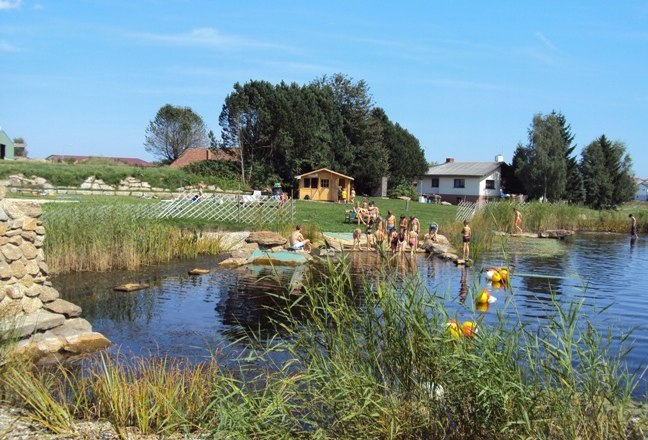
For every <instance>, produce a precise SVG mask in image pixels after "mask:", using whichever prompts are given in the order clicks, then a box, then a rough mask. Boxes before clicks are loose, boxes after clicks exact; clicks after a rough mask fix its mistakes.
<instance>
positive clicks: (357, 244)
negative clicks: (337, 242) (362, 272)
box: [353, 228, 362, 250]
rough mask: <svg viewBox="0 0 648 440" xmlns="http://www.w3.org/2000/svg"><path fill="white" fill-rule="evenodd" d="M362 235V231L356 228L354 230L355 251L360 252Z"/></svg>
mask: <svg viewBox="0 0 648 440" xmlns="http://www.w3.org/2000/svg"><path fill="white" fill-rule="evenodd" d="M361 235H362V229H360V228H356V229H354V230H353V249H354V250H355V249H356V248H357V249H358V250H360V236H361Z"/></svg>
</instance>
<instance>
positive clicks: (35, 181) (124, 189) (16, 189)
mask: <svg viewBox="0 0 648 440" xmlns="http://www.w3.org/2000/svg"><path fill="white" fill-rule="evenodd" d="M0 185H5V186H7V187H9V190H10V191H11V192H13V193H30V194H38V195H68V196H69V195H94V194H96V195H109V196H114V195H118V196H133V197H147V196H148V197H158V198H175V197H177V196H178V195H179V194H182V193H183V192H185V191H198V188H197V187H195V186H190V185H189V186H184V187H180V188H176V189H166V188H156V187H153V186H151V185H150V184H149V183H148V182H144V181H142V180H140V179H137V178H135V177H126V178H124V179H122V180H121V181H120V182H119V184H118V185H109V184H107V183H105V182H104V181H103V180H101V179H97V178H96V177H95V176H90V177H88V178H86V179H85V181H84V182H83V183H82V184H81V185H79V186H78V187H76V186H66V187H55V186H53V185H52V184H51V183H49V182H48V181H47V180H45V179H43V178H42V177H38V176H31V177H26V176H24V175H23V174H21V173H19V174H12V175H10V176H8V177H7V178H6V179H5V180H3V181H0ZM205 191H206V192H220V191H221V189H220V188H218V187H216V186H214V185H208V186H207V187H206V188H205Z"/></svg>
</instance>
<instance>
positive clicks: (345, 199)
mask: <svg viewBox="0 0 648 440" xmlns="http://www.w3.org/2000/svg"><path fill="white" fill-rule="evenodd" d="M342 203H344V204H345V205H346V203H347V190H346V188H344V189H343V190H342Z"/></svg>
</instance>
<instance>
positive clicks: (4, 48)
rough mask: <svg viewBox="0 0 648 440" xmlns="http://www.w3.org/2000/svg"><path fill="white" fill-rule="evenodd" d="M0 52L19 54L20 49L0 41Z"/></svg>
mask: <svg viewBox="0 0 648 440" xmlns="http://www.w3.org/2000/svg"><path fill="white" fill-rule="evenodd" d="M0 52H20V49H19V48H18V47H16V46H14V45H13V44H9V43H7V42H6V41H4V40H0Z"/></svg>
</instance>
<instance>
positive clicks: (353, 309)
mask: <svg viewBox="0 0 648 440" xmlns="http://www.w3.org/2000/svg"><path fill="white" fill-rule="evenodd" d="M390 272H391V274H390V273H387V272H385V273H383V274H382V275H380V274H378V276H371V277H370V276H367V277H365V282H364V283H363V284H362V285H361V286H357V285H356V284H354V281H353V278H352V276H351V273H350V268H349V265H348V264H347V263H346V262H345V261H344V260H342V261H333V260H327V261H325V262H324V264H323V266H321V268H320V269H318V270H316V271H314V272H313V273H312V274H311V275H309V276H308V277H307V279H306V281H305V287H304V290H303V293H302V294H301V295H298V296H294V295H289V294H275V296H276V298H277V299H278V300H280V301H276V304H286V303H287V302H288V305H287V306H285V308H283V313H280V316H279V317H278V318H277V320H276V322H275V325H276V326H277V328H278V334H280V335H281V339H276V338H270V339H269V340H265V341H264V340H262V339H261V338H259V337H257V338H255V337H253V336H250V334H249V333H245V334H244V335H242V336H241V339H240V340H238V341H237V343H239V344H247V349H246V350H244V353H245V355H244V356H241V357H239V358H238V359H231V358H230V359H227V360H225V361H226V362H227V364H228V365H229V368H223V367H222V366H220V365H222V364H220V365H219V363H218V362H217V361H216V359H217V358H218V354H217V353H215V354H214V355H213V357H212V359H211V360H210V361H208V362H207V363H206V364H198V365H189V364H186V363H183V362H181V361H175V360H169V359H149V360H144V359H141V360H135V361H132V360H131V361H129V362H127V363H124V362H123V361H122V360H120V358H118V357H109V356H107V355H103V356H101V357H99V358H98V359H97V360H96V362H95V363H94V364H92V365H91V366H89V367H88V369H87V370H85V372H83V374H69V373H64V372H65V371H67V370H65V369H64V368H63V367H59V369H57V370H56V371H55V372H54V373H51V374H52V375H51V376H48V375H47V373H43V372H38V371H36V372H34V371H31V372H30V371H29V370H27V371H20V374H22V376H21V377H22V380H24V381H27V382H29V381H33V382H35V383H34V384H31V385H28V384H23V383H21V382H16V381H14V380H13V379H14V376H12V375H11V373H8V372H10V371H11V370H8V369H3V370H2V371H1V372H0V377H2V378H3V381H2V386H3V387H4V391H3V392H4V395H5V396H8V397H7V400H9V401H10V402H11V403H13V404H15V405H22V406H23V407H24V408H25V409H26V410H27V413H28V414H29V415H30V416H31V417H33V418H34V420H37V421H39V422H42V419H43V417H42V414H44V411H45V410H47V411H54V412H55V413H56V414H60V415H59V416H57V418H56V419H53V420H52V421H50V422H49V425H46V426H48V428H49V429H51V430H53V431H56V432H59V431H61V432H63V431H64V430H65V429H70V428H69V427H68V425H67V424H68V423H69V420H73V419H95V418H100V419H103V420H109V421H110V422H111V423H112V424H113V426H115V429H116V430H117V431H118V432H121V433H123V432H125V431H124V430H125V428H126V427H130V426H135V427H138V429H139V430H140V431H141V432H145V433H154V434H157V435H170V434H173V433H181V434H187V433H190V432H197V433H201V434H202V435H206V436H209V437H226V438H227V437H228V436H233V437H242V438H342V439H344V438H349V439H350V438H447V439H464V438H497V439H508V438H511V439H512V438H516V439H517V438H547V439H549V438H551V439H554V438H564V439H571V438H609V439H614V438H618V439H623V438H642V436H643V435H644V434H645V431H642V429H645V427H646V420H647V419H648V417H646V414H645V413H644V414H641V413H639V414H638V415H637V412H636V411H633V403H632V400H631V395H632V391H633V389H634V386H635V383H636V382H635V377H634V376H633V375H632V374H631V373H629V372H628V371H626V370H625V369H624V367H623V356H624V353H625V352H624V350H623V349H622V350H620V351H614V350H612V349H611V347H612V345H611V333H606V332H600V331H597V330H595V329H594V328H593V327H592V326H591V325H590V324H589V322H588V319H587V316H585V314H584V313H583V312H582V311H581V308H580V304H578V303H574V304H563V303H559V302H558V301H554V302H553V303H552V306H553V314H552V315H551V316H552V317H551V318H550V320H549V322H548V323H545V324H544V325H542V326H531V325H529V324H522V323H521V322H518V323H516V322H510V321H505V320H504V317H503V315H502V316H501V317H500V319H499V321H497V322H495V323H494V324H487V323H485V322H484V321H483V320H482V319H480V317H479V316H480V315H478V314H475V315H474V316H472V317H470V318H469V319H470V320H471V321H472V322H473V323H474V327H473V329H474V332H470V333H456V332H454V333H453V332H452V331H449V329H450V328H451V327H448V326H447V323H448V322H449V320H451V319H456V317H454V316H448V314H447V312H446V311H445V308H444V304H443V302H444V297H443V296H442V295H438V294H437V293H436V292H429V291H427V290H426V289H425V288H424V286H423V284H422V283H421V282H420V280H419V279H418V278H417V277H415V276H413V277H407V276H401V275H394V274H393V271H390ZM473 288H474V287H473ZM469 295H470V297H474V296H475V292H470V293H469ZM467 303H469V304H470V303H473V301H468V302H467ZM467 312H470V309H468V310H467ZM588 313H589V311H588ZM481 316H483V315H481ZM509 316H510V315H509ZM513 316H514V314H513ZM507 319H508V318H507ZM464 334H466V335H468V336H464ZM622 342H623V341H622ZM221 362H224V361H223V360H221ZM237 365H238V367H237ZM259 365H261V368H259ZM51 377H58V378H59V379H61V380H60V381H59V383H58V385H57V384H56V383H55V382H53V381H51V380H50V378H51ZM29 386H32V387H35V388H36V391H37V392H34V393H32V392H31V391H29V390H31V388H29ZM63 390H65V392H63ZM41 401H42V402H41ZM52 402H56V403H57V405H59V406H54V404H53V403H52ZM41 408H44V409H41ZM633 417H637V418H636V419H633ZM55 422H56V423H55Z"/></svg>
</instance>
